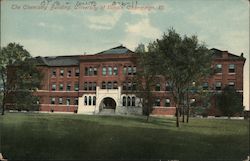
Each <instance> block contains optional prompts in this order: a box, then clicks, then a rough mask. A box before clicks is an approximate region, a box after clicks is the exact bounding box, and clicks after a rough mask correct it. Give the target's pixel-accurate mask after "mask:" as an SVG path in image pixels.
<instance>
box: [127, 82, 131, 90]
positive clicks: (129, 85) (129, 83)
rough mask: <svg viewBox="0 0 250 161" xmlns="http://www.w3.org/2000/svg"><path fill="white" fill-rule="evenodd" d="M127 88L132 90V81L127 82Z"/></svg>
mask: <svg viewBox="0 0 250 161" xmlns="http://www.w3.org/2000/svg"><path fill="white" fill-rule="evenodd" d="M127 90H132V83H131V82H128V88H127Z"/></svg>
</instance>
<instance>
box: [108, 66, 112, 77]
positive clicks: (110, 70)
mask: <svg viewBox="0 0 250 161" xmlns="http://www.w3.org/2000/svg"><path fill="white" fill-rule="evenodd" d="M108 74H109V75H112V67H108Z"/></svg>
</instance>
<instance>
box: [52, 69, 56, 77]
mask: <svg viewBox="0 0 250 161" xmlns="http://www.w3.org/2000/svg"><path fill="white" fill-rule="evenodd" d="M51 77H56V69H52V70H51Z"/></svg>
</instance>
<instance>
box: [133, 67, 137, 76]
mask: <svg viewBox="0 0 250 161" xmlns="http://www.w3.org/2000/svg"><path fill="white" fill-rule="evenodd" d="M133 75H136V66H134V67H133Z"/></svg>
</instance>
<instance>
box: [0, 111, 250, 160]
mask: <svg viewBox="0 0 250 161" xmlns="http://www.w3.org/2000/svg"><path fill="white" fill-rule="evenodd" d="M0 128H1V129H0V130H1V132H0V134H1V144H0V146H1V148H0V151H1V152H2V153H3V154H4V156H5V157H6V158H8V159H9V160H38V159H39V160H77V159H78V160H84V159H85V160H95V159H98V160H104V159H106V160H107V159H108V160H131V159H138V160H143V159H144V160H150V159H152V160H160V159H172V160H173V159H176V160H243V159H246V156H247V155H249V129H248V128H249V122H248V121H246V120H209V119H194V118H193V119H191V120H190V123H189V124H186V123H185V124H181V127H180V128H176V127H175V119H174V118H151V119H150V122H149V123H147V122H146V121H145V118H144V117H125V116H88V115H65V114H64V115H63V114H60V115H59V114H17V113H16V114H14V113H7V114H6V115H5V116H0Z"/></svg>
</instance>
